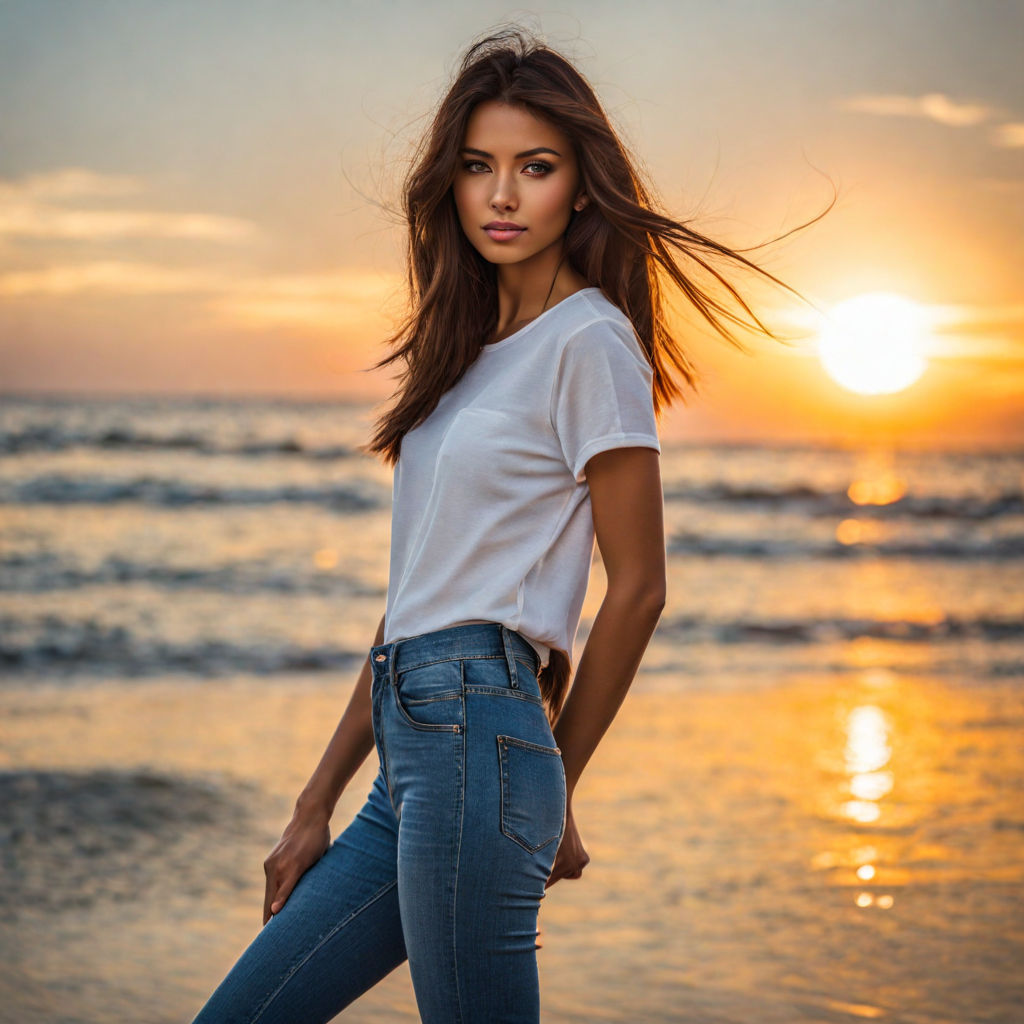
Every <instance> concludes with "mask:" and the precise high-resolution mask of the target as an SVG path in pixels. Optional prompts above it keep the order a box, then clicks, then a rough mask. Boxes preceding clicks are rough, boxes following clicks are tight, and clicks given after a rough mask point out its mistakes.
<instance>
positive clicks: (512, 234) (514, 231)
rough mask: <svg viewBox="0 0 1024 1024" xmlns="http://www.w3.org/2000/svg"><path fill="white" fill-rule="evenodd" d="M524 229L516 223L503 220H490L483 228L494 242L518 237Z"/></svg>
mask: <svg viewBox="0 0 1024 1024" xmlns="http://www.w3.org/2000/svg"><path fill="white" fill-rule="evenodd" d="M525 230H526V228H523V227H520V226H519V225H518V224H512V223H511V222H510V221H503V220H492V221H491V223H490V224H488V225H487V226H486V227H485V228H484V231H486V232H487V234H488V236H489V237H490V238H493V239H494V241H496V242H508V241H511V240H512V239H513V238H518V237H519V236H520V235H521V234H522V233H523V232H524V231H525Z"/></svg>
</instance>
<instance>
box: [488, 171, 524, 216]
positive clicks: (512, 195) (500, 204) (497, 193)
mask: <svg viewBox="0 0 1024 1024" xmlns="http://www.w3.org/2000/svg"><path fill="white" fill-rule="evenodd" d="M518 205H519V200H518V197H517V196H516V191H515V185H514V184H513V179H512V174H495V176H494V191H493V192H492V193H491V207H492V208H493V209H495V210H514V209H515V208H516V207H517V206H518Z"/></svg>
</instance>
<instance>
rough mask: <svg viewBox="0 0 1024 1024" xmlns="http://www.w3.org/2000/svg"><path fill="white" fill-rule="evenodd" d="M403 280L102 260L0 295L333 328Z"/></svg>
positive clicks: (21, 274) (7, 276)
mask: <svg viewBox="0 0 1024 1024" xmlns="http://www.w3.org/2000/svg"><path fill="white" fill-rule="evenodd" d="M403 280H404V278H402V276H401V275H398V274H393V273H392V274H389V273H384V272H379V271H370V270H365V269H363V268H350V269H339V270H331V271H326V272H323V273H312V274H256V275H252V276H249V277H244V276H241V275H240V274H239V273H238V271H237V270H230V271H229V270H225V269H224V268H223V267H192V268H187V269H174V268H169V267H161V266H158V265H155V264H144V263H132V262H127V261H118V260H103V261H94V262H91V263H79V264H64V265H57V266H50V267H45V268H42V269H37V270H20V271H9V272H7V273H4V274H0V296H6V297H9V298H29V297H32V296H40V297H43V298H57V297H75V296H78V295H83V294H93V295H95V294H101V295H102V294H106V295H109V296H110V297H111V298H113V299H117V298H121V297H124V296H130V295H132V296H138V295H192V296H200V297H202V298H203V301H204V304H205V308H206V310H207V313H208V314H209V315H210V317H211V318H212V320H213V321H214V323H215V325H217V326H229V327H236V326H241V327H250V328H251V327H256V328H260V327H271V326H279V325H292V326H302V327H311V328H317V329H325V330H338V329H339V328H341V327H350V326H353V325H354V324H355V323H362V322H365V321H371V320H376V319H377V318H379V317H380V315H381V313H382V311H383V310H384V307H385V306H386V304H387V303H388V302H390V301H392V300H393V299H394V298H395V297H396V295H397V293H398V292H399V291H400V289H401V285H402V282H403Z"/></svg>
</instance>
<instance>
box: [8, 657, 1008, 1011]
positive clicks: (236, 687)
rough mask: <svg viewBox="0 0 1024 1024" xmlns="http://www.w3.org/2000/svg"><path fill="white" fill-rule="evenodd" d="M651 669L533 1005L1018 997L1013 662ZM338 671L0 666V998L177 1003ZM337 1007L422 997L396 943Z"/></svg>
mask: <svg viewBox="0 0 1024 1024" xmlns="http://www.w3.org/2000/svg"><path fill="white" fill-rule="evenodd" d="M656 684H657V680H651V681H650V682H649V683H648V685H646V686H645V685H644V683H639V684H638V685H637V687H636V689H635V692H633V693H632V694H631V695H630V696H629V698H628V700H627V702H626V704H625V706H624V708H623V710H622V712H621V713H620V716H619V718H618V719H617V720H616V722H615V724H614V725H613V727H612V731H611V732H610V734H609V735H608V737H607V738H606V741H605V743H604V744H603V745H602V746H601V747H600V748H599V750H598V752H597V754H596V755H595V757H594V759H593V760H592V761H591V764H590V765H589V766H588V770H587V773H586V774H585V776H584V778H583V780H582V782H581V784H580V787H579V789H578V791H577V796H576V800H575V805H574V806H575V810H576V815H577V818H578V821H579V826H580V829H581V832H582V835H583V837H584V841H585V843H586V845H587V848H588V852H589V853H590V854H591V857H592V862H591V864H590V865H589V866H588V868H587V870H586V872H585V874H584V877H583V878H582V879H580V880H578V881H575V880H572V881H570V880H563V881H561V882H559V883H557V884H556V885H555V886H553V887H552V888H551V889H549V890H548V893H547V896H546V897H545V900H544V902H543V904H542V908H541V915H540V926H541V937H540V941H541V943H542V948H541V949H540V951H539V952H538V960H539V965H540V970H541V974H542V992H543V1006H544V1013H545V1020H549V1021H552V1022H555V1021H572V1022H577V1021H578V1022H584V1021H598V1020H602V1021H604V1020H607V1021H651V1022H654V1021H714V1022H719V1021H721V1022H726V1021H728V1022H737V1024H738V1022H741V1021H753V1020H757V1021H765V1022H780V1024H783V1022H788V1021H823V1022H824V1021H829V1022H831V1021H837V1022H838V1021H855V1020H885V1021H905V1022H917V1021H927V1022H965V1021H1005V1022H1010V1021H1012V1020H1015V1019H1019V1009H1020V1006H1021V998H1022V996H1024V989H1022V983H1021V980H1020V974H1019V971H1018V970H1017V965H1018V964H1019V961H1020V953H1021V944H1020V929H1021V922H1022V916H1021V884H1020V883H1021V877H1022V873H1024V872H1022V869H1024V864H1022V843H1021V839H1022V835H1024V814H1022V808H1021V802H1020V793H1021V783H1022V782H1024V757H1022V754H1021V745H1020V742H1019V739H1020V730H1021V726H1022V724H1024V707H1022V702H1021V700H1020V690H1019V687H1018V686H1015V685H1006V686H995V685H990V686H983V687H967V688H960V689H950V688H948V687H945V686H943V685H941V684H936V683H935V681H932V680H923V679H907V678H900V677H898V676H895V675H888V674H885V673H876V674H872V673H870V672H866V673H865V674H864V676H863V677H862V678H860V679H846V680H842V681H835V680H832V681H830V680H827V679H821V678H819V679H815V678H811V677H809V678H806V679H793V680H791V681H790V682H788V683H786V684H782V685H777V686H774V687H772V688H771V689H764V688H759V689H756V690H744V689H741V688H737V689H735V690H734V691H732V692H726V693H723V692H709V691H706V690H700V689H695V688H690V689H687V690H686V691H685V692H683V693H665V692H659V688H658V686H657V685H656ZM349 685H350V683H346V682H344V681H343V680H342V679H319V680H316V681H312V682H311V681H309V680H304V679H302V678H296V679H294V680H287V681H285V680H282V681H281V682H280V684H275V685H273V686H267V685H266V683H264V682H262V681H260V682H257V683H253V682H252V681H248V680H245V679H236V680H225V681H221V682H218V683H216V684H212V685H211V684H210V683H204V684H201V685H198V684H195V683H190V682H188V681H185V680H180V679H167V680H163V681H151V682H150V683H149V684H148V685H147V687H146V688H145V690H140V689H139V688H138V687H133V686H131V685H130V684H118V683H114V682H109V683H105V684H103V685H102V686H91V687H90V686H85V687H77V688H75V689H72V690H69V689H67V688H60V689H56V688H54V689H50V690H46V689H39V688H37V689H35V690H32V691H25V690H16V689H15V690H7V691H6V692H4V693H3V695H2V697H0V716H2V719H3V721H4V723H5V726H4V732H5V743H4V755H5V761H6V764H5V766H4V768H5V776H4V782H3V785H4V788H5V789H6V791H7V792H6V793H5V794H4V795H5V798H6V799H5V804H6V807H7V811H6V813H5V818H7V821H8V835H7V836H5V839H6V842H5V853H6V855H7V856H6V858H5V859H8V868H10V867H11V860H12V859H13V866H14V871H13V872H11V871H10V870H9V871H8V872H6V874H7V877H8V884H7V885H5V887H4V892H5V896H6V899H5V903H6V904H7V905H6V907H5V913H4V915H3V922H2V924H0V944H2V948H3V950H4V957H3V962H2V967H0V990H2V991H3V993H4V997H3V1002H2V1006H3V1009H2V1010H0V1015H2V1017H3V1019H5V1020H10V1021H12V1022H13V1021H22V1022H26V1024H28V1022H43V1021H47V1022H54V1021H62V1022H63V1021H66V1022H71V1021H76V1022H77V1021H81V1022H86V1021H89V1022H100V1021H138V1022H154V1024H156V1022H171V1021H182V1020H189V1019H191V1015H192V1014H194V1013H195V1012H196V1011H197V1010H198V1008H199V1006H200V1005H201V1004H202V1002H203V1001H204V1000H205V998H206V996H207V995H208V994H209V991H212V988H213V987H214V986H215V985H216V984H217V983H218V982H219V980H220V978H221V976H222V975H223V973H224V972H226V971H227V969H228V968H229V967H230V966H231V964H232V963H233V962H234V958H235V957H236V956H237V954H238V953H240V952H241V950H242V949H243V948H244V946H245V945H246V944H247V943H248V941H249V940H250V939H251V938H252V936H253V935H254V934H255V932H256V930H257V929H258V928H259V925H260V921H261V911H262V899H263V884H262V883H263V880H262V858H263V857H264V856H265V855H266V853H267V852H268V851H269V849H270V846H271V845H272V844H273V842H274V841H276V838H277V835H278V834H279V833H280V830H281V829H282V828H283V826H284V824H285V823H286V822H287V819H288V815H289V812H290V806H291V801H292V800H293V799H294V795H295V793H297V791H298V789H299V788H300V787H301V785H302V783H303V782H304V781H305V778H306V777H307V776H308V773H309V771H310V770H311V768H312V766H313V764H314V763H315V760H316V758H317V757H318V755H319V751H320V750H321V749H322V747H323V745H324V744H325V743H326V740H327V738H328V736H329V734H330V732H331V730H332V728H333V721H334V720H335V719H336V718H337V717H338V714H339V712H340V709H341V708H342V707H343V706H344V702H345V700H346V696H347V687H348V686H349ZM858 722H859V723H860V724H857V723H858ZM56 737H60V739H59V741H56V740H55V738H56ZM13 765H17V771H16V773H15V774H14V775H13V779H14V780H15V781H14V782H12V776H11V775H10V774H8V773H10V772H11V769H12V766H13ZM375 767H376V763H375V760H374V757H373V755H371V757H370V758H369V759H368V760H367V762H366V763H365V764H364V766H363V769H362V770H361V771H360V773H359V775H358V776H357V777H356V779H355V780H353V782H352V784H351V785H350V787H349V788H348V790H347V791H346V793H345V794H344V795H343V797H342V799H341V801H340V803H339V806H338V809H337V812H336V814H335V817H334V820H333V822H332V831H333V833H334V834H337V831H338V830H339V829H340V827H342V826H343V825H344V823H345V822H347V821H348V820H349V819H350V818H351V816H352V815H353V814H354V813H355V811H356V810H357V809H358V807H359V806H360V804H361V802H362V799H364V798H365V795H366V793H367V791H368V788H369V784H370V782H371V781H372V772H373V770H374V769H375ZM858 769H866V770H858ZM889 776H891V778H888V777H889ZM69 779H76V780H78V781H77V783H76V788H72V787H70V786H69V784H68V780H69ZM18 780H20V785H19V784H18ZM27 780H32V784H31V785H28V784H27ZM872 782H873V783H874V786H875V792H878V791H879V790H880V789H882V788H886V787H887V786H888V788H887V789H886V792H885V793H884V795H882V794H879V795H878V796H877V797H876V798H875V799H870V798H869V797H866V796H865V790H866V789H870V788H871V785H870V784H871V783H872ZM879 783H881V785H880V784H879ZM855 792H860V794H861V796H860V797H858V796H856V795H855ZM154 794H156V799H154ZM851 803H857V806H856V807H850V804H851ZM41 805H42V806H43V807H45V810H41ZM872 809H874V810H875V811H877V817H874V820H861V819H865V818H869V819H870V818H872ZM12 835H13V838H12ZM25 847H30V849H31V857H26V856H24V855H23V854H24V853H28V852H29V850H28V849H24V848H25ZM69 865H70V867H69ZM866 867H869V868H870V869H872V872H871V874H870V876H869V877H859V876H858V869H859V870H860V872H861V875H862V876H863V875H865V874H866V872H865V870H864V869H865V868H866ZM69 875H70V877H69ZM12 882H13V888H12V885H11V883H12ZM344 1016H345V1019H347V1020H352V1021H354V1022H358V1021H371V1020H372V1021H387V1022H390V1021H395V1022H398V1021H415V1020H417V1019H418V1018H417V1016H416V1014H415V1011H414V1003H413V997H412V989H411V984H410V981H409V976H408V970H407V967H406V966H405V965H403V966H402V967H401V968H399V969H398V970H396V971H395V972H393V973H392V974H391V975H390V976H389V977H388V978H386V979H385V981H384V982H382V983H381V984H380V985H379V986H378V987H377V988H375V989H373V990H371V991H370V992H369V993H367V994H366V995H365V996H364V997H363V998H362V999H361V1000H360V1001H359V1002H358V1003H357V1004H354V1005H353V1006H352V1007H351V1008H350V1009H349V1010H348V1011H347V1012H346V1014H345V1015H344Z"/></svg>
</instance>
